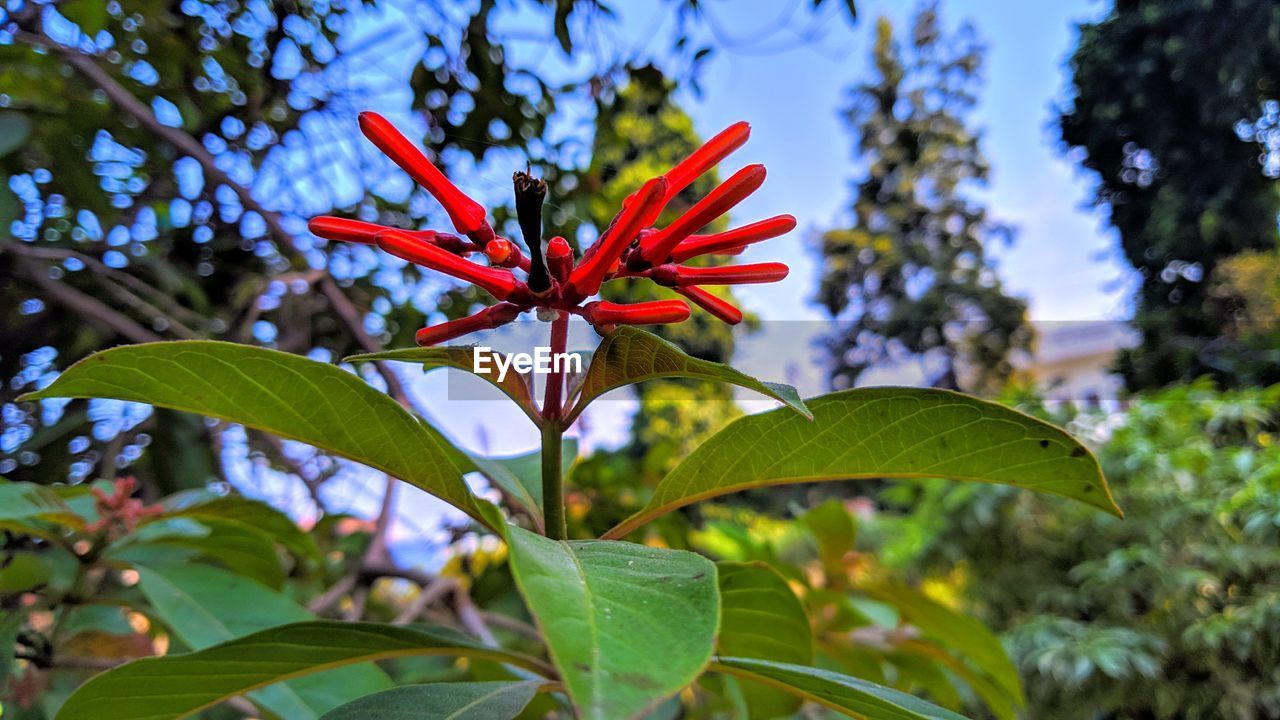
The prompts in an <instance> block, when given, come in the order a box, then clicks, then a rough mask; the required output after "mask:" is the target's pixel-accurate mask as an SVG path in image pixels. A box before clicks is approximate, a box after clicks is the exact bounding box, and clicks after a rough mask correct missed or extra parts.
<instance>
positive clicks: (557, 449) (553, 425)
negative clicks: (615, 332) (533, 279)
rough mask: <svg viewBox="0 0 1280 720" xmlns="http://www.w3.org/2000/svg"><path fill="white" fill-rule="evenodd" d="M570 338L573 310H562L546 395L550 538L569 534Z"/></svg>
mask: <svg viewBox="0 0 1280 720" xmlns="http://www.w3.org/2000/svg"><path fill="white" fill-rule="evenodd" d="M568 337H569V313H566V312H561V313H560V314H559V316H557V317H556V319H555V320H554V321H553V322H552V323H551V372H550V373H549V374H548V375H547V390H546V394H545V395H544V396H543V398H542V511H543V513H544V515H545V516H546V526H547V537H549V538H552V539H553V540H563V539H565V537H566V536H567V535H568V529H567V527H566V525H565V519H564V478H563V477H562V475H561V468H562V467H563V465H562V463H561V457H560V456H561V436H563V435H564V426H563V425H561V421H562V417H563V415H564V408H562V407H561V403H562V397H563V392H564V368H563V367H562V366H561V360H562V357H563V355H564V351H565V346H566V345H567V344H568Z"/></svg>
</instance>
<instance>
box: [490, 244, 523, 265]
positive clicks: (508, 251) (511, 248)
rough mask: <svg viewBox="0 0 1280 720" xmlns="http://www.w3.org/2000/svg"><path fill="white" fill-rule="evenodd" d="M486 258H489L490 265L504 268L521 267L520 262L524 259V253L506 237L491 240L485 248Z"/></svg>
mask: <svg viewBox="0 0 1280 720" xmlns="http://www.w3.org/2000/svg"><path fill="white" fill-rule="evenodd" d="M484 256H485V257H487V258H489V264H490V265H493V266H495V267H504V268H512V267H519V266H520V261H521V260H522V259H524V253H521V252H520V248H518V247H516V244H515V243H513V242H511V241H510V240H508V239H506V238H504V237H496V238H494V239H492V240H490V241H489V244H488V245H485V246H484Z"/></svg>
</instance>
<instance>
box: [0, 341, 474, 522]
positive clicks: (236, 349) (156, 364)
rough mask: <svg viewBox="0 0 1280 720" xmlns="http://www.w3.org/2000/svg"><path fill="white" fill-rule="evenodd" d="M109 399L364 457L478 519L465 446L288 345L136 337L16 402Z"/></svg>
mask: <svg viewBox="0 0 1280 720" xmlns="http://www.w3.org/2000/svg"><path fill="white" fill-rule="evenodd" d="M54 397H76V398H115V399H117V400H132V401H134V402H143V403H150V404H152V405H158V406H161V407H167V408H172V409H175V410H185V411H187V412H194V413H200V414H201V415H208V416H210V417H216V418H221V419H223V420H229V421H231V422H235V423H240V424H242V425H246V426H249V427H253V428H257V429H259V430H265V431H267V432H272V433H275V434H277V435H280V436H282V437H286V438H290V439H293V440H298V441H301V442H304V443H307V444H309V445H313V446H315V447H317V448H320V449H322V450H325V451H327V452H331V453H333V454H335V455H340V456H342V457H345V458H348V459H351V460H355V461H357V462H361V463H364V464H365V465H368V466H370V467H373V468H376V469H378V470H382V471H383V472H386V473H388V474H390V475H393V476H395V477H398V478H400V479H401V480H404V481H406V482H408V483H410V484H412V485H416V486H417V487H420V488H422V489H423V490H425V491H427V492H429V493H431V494H432V495H435V496H436V497H438V498H440V499H441V500H444V501H446V502H448V503H450V504H452V505H454V506H455V507H457V508H459V509H461V510H462V511H463V512H465V513H467V514H468V515H471V516H472V517H474V518H476V519H477V520H481V522H484V521H483V519H482V518H481V516H480V512H479V508H478V506H477V505H476V504H475V498H474V497H473V496H472V494H471V491H470V490H468V489H467V485H466V483H465V482H463V479H462V477H463V475H464V474H465V473H467V472H470V471H471V470H474V469H475V468H474V465H473V464H472V462H471V460H470V459H469V458H468V457H467V455H466V454H465V453H463V452H462V451H461V450H458V449H457V448H455V447H454V446H453V445H451V444H450V443H449V442H448V441H447V440H445V438H444V437H443V436H442V435H441V434H440V433H439V432H438V431H436V430H435V429H434V428H432V427H431V426H430V425H428V424H427V423H426V422H425V421H424V420H422V419H421V418H419V417H417V416H416V415H414V414H413V413H410V412H408V411H407V410H405V409H404V408H402V407H400V405H399V404H398V403H396V402H395V401H394V400H392V399H391V398H390V397H388V396H386V395H384V394H383V393H380V392H378V391H377V390H375V389H374V388H372V387H370V386H369V384H368V383H366V382H364V381H363V380H361V379H360V378H359V377H357V376H355V375H353V374H351V373H349V372H346V371H344V370H342V369H340V368H337V367H335V366H333V365H328V364H325V363H322V362H316V361H315V360H309V359H307V358H304V357H299V356H297V355H290V354H289V353H282V352H277V351H275V350H267V349H264V348H258V347H251V346H248V345H236V344H234V343H225V342H214V341H206V340H185V341H179V342H159V343H145V344H141V345H127V346H124V347H118V348H112V349H110V350H104V351H102V352H99V353H95V354H93V355H90V356H89V357H87V358H85V359H84V360H81V361H80V362H78V363H76V364H75V365H72V366H71V367H69V368H67V370H66V371H64V372H63V373H62V374H61V375H59V376H58V378H57V379H56V380H54V382H53V383H52V384H51V385H49V386H48V387H46V388H44V389H43V390H40V391H38V392H34V393H29V394H27V395H24V396H23V397H22V399H23V400H39V399H44V398H54Z"/></svg>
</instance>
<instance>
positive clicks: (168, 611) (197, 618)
mask: <svg viewBox="0 0 1280 720" xmlns="http://www.w3.org/2000/svg"><path fill="white" fill-rule="evenodd" d="M134 567H135V568H136V569H137V571H138V575H139V578H140V579H139V581H138V587H139V589H140V590H142V593H143V595H144V596H146V598H147V601H148V602H150V603H151V607H152V608H153V609H154V611H155V613H156V615H158V616H159V617H160V619H161V620H162V621H164V624H165V625H166V626H168V628H169V629H170V631H172V632H173V634H174V635H175V636H176V637H177V638H178V639H179V640H180V641H181V642H182V643H183V644H185V645H186V646H187V647H189V648H191V649H193V650H203V649H205V648H208V647H212V646H214V645H217V644H218V643H222V642H227V641H229V640H234V639H236V638H239V637H243V636H245V635H248V634H250V633H254V632H258V631H260V630H266V629H268V628H271V627H278V626H281V625H288V624H291V623H299V622H306V621H308V620H312V619H314V618H313V616H312V615H311V613H309V612H307V611H306V610H304V609H303V608H302V607H301V606H299V605H298V604H297V603H295V602H293V601H292V600H290V599H289V598H287V597H285V596H284V595H281V594H279V593H277V592H274V591H272V590H270V589H268V588H266V587H263V586H262V585H259V584H258V583H256V582H254V581H252V580H249V579H247V578H244V577H240V576H237V575H235V574H233V573H229V572H227V571H225V570H220V569H218V568H213V567H208V566H205V565H200V564H173V565H164V566H156V567H147V566H144V565H135V566H134ZM246 608H252V610H251V611H248V610H246ZM389 687H391V681H390V679H389V678H388V677H387V676H386V674H385V673H383V672H382V671H381V670H379V669H378V668H377V667H374V666H372V665H366V666H359V667H344V668H337V669H334V670H328V671H325V672H321V673H316V674H314V675H307V676H304V677H300V678H296V679H294V680H289V681H287V682H284V683H280V684H278V685H272V686H270V687H265V688H262V689H260V690H256V691H254V692H252V693H249V697H250V698H251V699H252V700H253V701H254V702H255V703H258V704H259V705H261V706H262V707H264V708H266V709H268V710H270V711H271V712H272V713H274V714H276V715H278V716H280V717H287V718H290V720H295V719H297V720H307V719H309V718H318V717H319V716H320V715H321V714H322V713H324V712H325V711H327V710H330V709H332V708H334V707H337V706H338V705H341V704H342V703H345V702H347V701H349V700H353V699H355V698H358V697H361V696H363V695H367V694H369V693H372V692H377V691H379V690H384V689H386V688H389Z"/></svg>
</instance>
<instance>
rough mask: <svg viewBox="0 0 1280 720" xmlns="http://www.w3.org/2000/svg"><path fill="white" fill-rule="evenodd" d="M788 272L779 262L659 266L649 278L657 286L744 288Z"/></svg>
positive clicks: (779, 277)
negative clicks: (713, 265)
mask: <svg viewBox="0 0 1280 720" xmlns="http://www.w3.org/2000/svg"><path fill="white" fill-rule="evenodd" d="M788 272H790V271H789V269H788V268H787V266H786V265H784V264H782V263H779V262H767V263H753V264H750V265H720V266H717V267H689V266H687V265H659V266H658V267H656V268H654V269H653V270H652V271H651V272H650V273H649V277H651V278H653V281H654V282H656V283H658V284H659V285H666V286H668V287H688V286H690V285H747V284H751V283H771V282H777V281H779V280H781V279H783V278H785V277H786V276H787V273H788Z"/></svg>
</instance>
